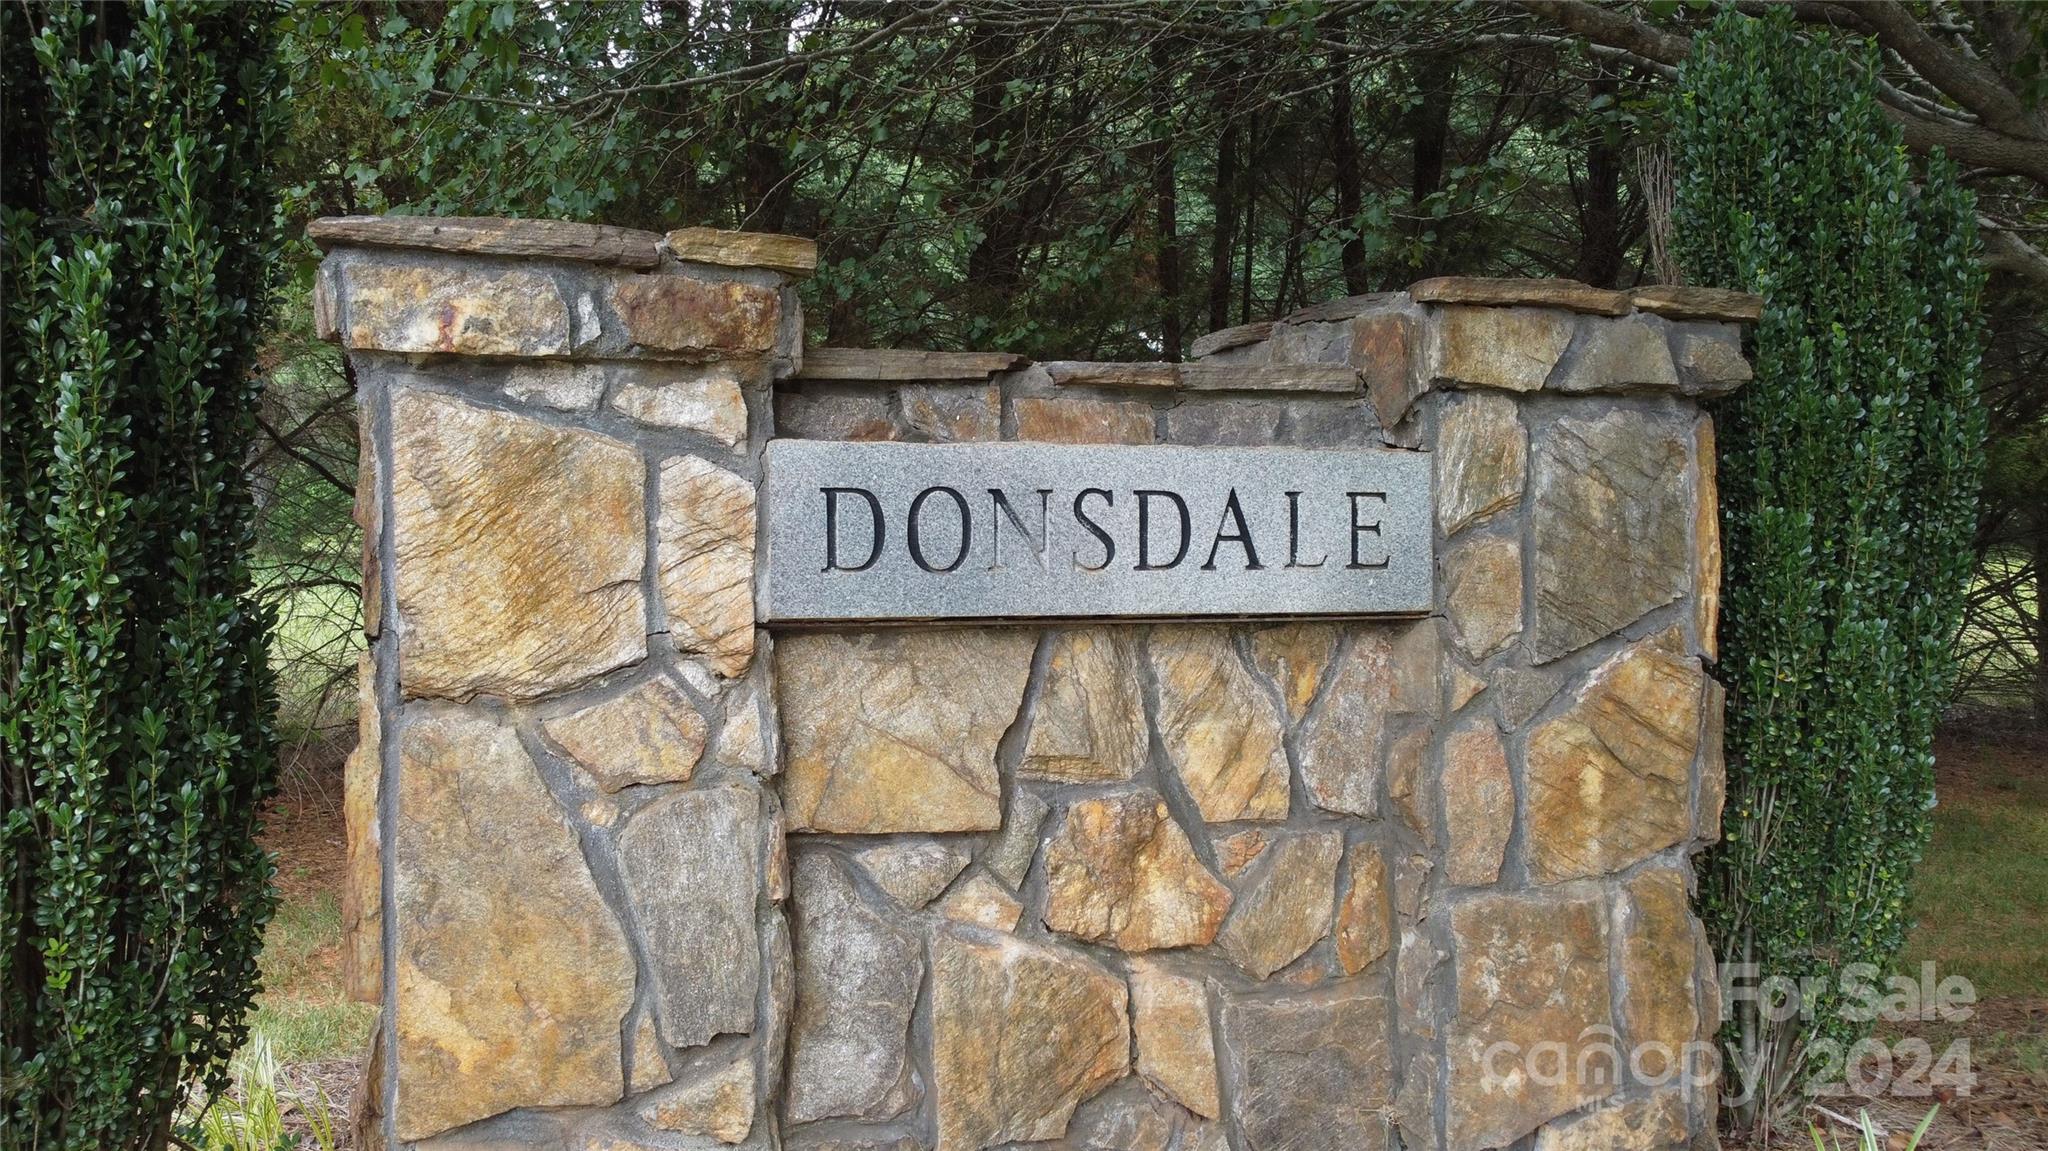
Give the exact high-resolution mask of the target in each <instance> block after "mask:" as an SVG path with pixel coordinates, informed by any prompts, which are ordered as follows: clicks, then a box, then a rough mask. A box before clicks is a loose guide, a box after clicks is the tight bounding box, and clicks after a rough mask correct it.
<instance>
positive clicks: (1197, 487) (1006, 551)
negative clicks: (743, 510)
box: [758, 439, 1433, 623]
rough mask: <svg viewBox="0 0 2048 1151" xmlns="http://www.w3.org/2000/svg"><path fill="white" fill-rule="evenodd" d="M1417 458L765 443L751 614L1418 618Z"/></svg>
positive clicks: (1425, 606)
mask: <svg viewBox="0 0 2048 1151" xmlns="http://www.w3.org/2000/svg"><path fill="white" fill-rule="evenodd" d="M1430 475H1431V472H1430V461H1429V457H1428V456H1427V455H1425V454H1422V453H1419V452H1408V451H1398V450H1389V449H1331V450H1318V449H1306V448H1219V447H1163V446H1160V447H1111V446H1092V445H1090V446H1080V445H1064V444H1031V443H979V444H902V443H846V442H839V441H826V440H796V439H788V440H775V441H772V442H771V443H769V444H768V448H767V455H766V458H765V460H764V463H763V480H762V499H761V509H762V511H761V514H762V517H763V520H764V522H763V525H762V533H761V537H762V545H763V551H764V553H765V558H764V574H765V578H764V579H762V580H761V581H760V583H759V588H760V592H759V597H760V602H759V604H758V606H759V609H760V614H761V618H762V619H763V620H765V621H767V622H770V623H777V622H781V623H807V622H828V621H834V620H900V621H913V620H967V619H1067V618H1099V617H1112V616H1118V617H1145V618H1186V617H1200V616H1251V617H1281V616H1366V615H1419V614H1423V613H1426V612H1428V611H1429V610H1430V606H1431V598H1432V597H1431V577H1432V570H1433V563H1432V557H1431V551H1430V543H1431V538H1430V522H1431V512H1432V508H1431V493H1430Z"/></svg>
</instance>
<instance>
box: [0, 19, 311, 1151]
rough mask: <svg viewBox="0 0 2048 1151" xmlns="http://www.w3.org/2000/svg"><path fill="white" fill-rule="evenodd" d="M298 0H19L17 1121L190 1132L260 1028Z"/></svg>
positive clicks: (11, 268)
mask: <svg viewBox="0 0 2048 1151" xmlns="http://www.w3.org/2000/svg"><path fill="white" fill-rule="evenodd" d="M273 15H274V13H272V12H270V11H268V10H266V9H263V8H259V7H255V6H244V5H234V4H228V3H186V2H178V3H172V2H162V3H146V4H135V5H119V4H94V5H83V4H48V5H26V4H7V5H4V6H0V53H4V77H5V78H4V85H5V88H4V103H5V113H4V124H0V135H4V137H5V140H6V148H7V153H8V155H7V164H6V169H5V176H4V209H0V211H4V217H0V223H4V249H0V251H4V256H0V293H4V295H5V304H4V319H5V329H4V346H5V354H4V366H0V407H4V415H5V438H4V447H0V520H4V522H5V528H6V530H5V533H4V535H0V541H4V542H0V549H4V551H0V575H4V581H5V582H4V592H5V599H6V607H7V612H6V621H5V625H4V626H5V631H4V633H0V640H4V650H5V653H6V656H5V658H6V665H5V676H6V681H5V682H6V701H7V703H6V709H5V712H4V715H0V751H4V760H5V764H4V772H0V787H4V791H5V800H6V804H5V816H4V823H0V852H4V857H5V860H6V884H7V897H6V904H5V906H4V908H0V985H4V988H5V990H4V992H0V1036H4V1039H0V1093H4V1099H0V1131H4V1132H5V1135H4V1141H5V1142H6V1144H7V1145H8V1146H10V1147H35V1148H44V1149H54V1151H70V1149H78V1151H99V1149H114V1148H147V1147H161V1146H163V1145H164V1143H165V1140H166V1137H167V1135H168V1131H169V1125H170V1121H171V1117H172V1115H173V1114H174V1112H175V1109H176V1107H177V1105H178V1104H179V1102H180V1101H181V1099H182V1097H183V1094H184V1090H185V1087H186V1085H187V1084H188V1083H189V1082H191V1081H192V1080H194V1079H195V1078H196V1079H199V1080H203V1081H204V1082H206V1083H207V1084H210V1085H213V1086H218V1085H220V1084H221V1083H223V1082H224V1081H225V1072H226V1061H227V1058H228V1056H229V1055H230V1054H231V1053H232V1052H233V1051H234V1050H235V1049H236V1048H237V1047H238V1046H239V1045H240V1044H241V1042H242V1039H243V1036H244V1034H245V1030H246V1029H245V1025H244V1022H243V1015H244V1012H245V1010H246V1008H247V1007H248V1004H249V1000H250V997H251V995H252V993H253V992H254V990H255V986H256V982H257V967H256V951H257V948H258V946H259V941H260V938H261V933H262V929H263V925H264V923H265V921H266V920H267V919H268V917H269V915H270V910H271V904H272V898H271V895H270V892H269V887H268V883H269V878H270V873H271V864H270V861H269V858H268V856H267V854H266V853H265V852H264V851H263V850H262V849H261V848H260V847H259V846H257V843H256V832H257V830H258V814H257V813H258V808H259V806H260V805H261V803H262V802H263V800H264V799H265V798H266V797H267V796H268V795H269V793H270V791H271V788H272V781H273V775H274V766H275V752H274V747H273V740H272V737H271V732H270V717H271V712H272V706H273V701H272V688H271V681H270V675H269V672H268V670H267V668H266V664H265V633H266V618H265V615H264V613H263V612H262V611H261V610H259V609H258V608H257V607H256V605H255V604H254V602H253V600H252V599H251V598H250V594H249V593H250V577H249V572H248V568H247V566H246V563H245V559H244V553H245V551H246V550H247V549H248V547H249V546H250V543H251V531H250V511H251V504H250V495H249V490H248V486H247V481H246V479H245V473H244V470H243V467H244V461H245V456H246V454H247V451H248V447H249V445H250V443H251V441H252V438H253V434H254V432H255V422H254V413H255V406H256V400H257V389H256V385H255V383H254V382H253V367H254V355H255V350H256V347H257V341H258V337H259V335H260V332H261V328H262V324H263V321H264V305H265V303H266V301H267V300H268V298H269V294H270V289H271V283H270V277H271V274H272V268H273V266H274V260H275V257H276V250H277V243H276V239H277V215H276V211H275V203H274V197H273V196H272V194H271V192H270V190H269V187H268V181H269V179H270V172H269V169H268V167H267V163H266V161H267V156H268V153H269V150H270V148H271V146H272V142H273V139H274V136H275V134H276V131H277V128H278V127H279V121H278V118H277V115H276V112H277V109H278V104H277V103H276V101H275V100H274V99H273V94H274V93H273V88H274V84H275V81H276V56H275V52H274V47H275V45H274V40H275V36H276V28H275V25H274V23H273V20H272V19H271V17H272V16H273Z"/></svg>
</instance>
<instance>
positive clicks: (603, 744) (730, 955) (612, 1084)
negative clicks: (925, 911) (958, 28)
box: [313, 218, 815, 1149]
mask: <svg viewBox="0 0 2048 1151" xmlns="http://www.w3.org/2000/svg"><path fill="white" fill-rule="evenodd" d="M313 235H314V237H315V238H316V239H317V240H319V241H320V242H321V243H322V245H323V246H325V247H326V248H328V250H329V253H330V254H329V256H328V258H327V260H326V262H325V263H324V264H323V265H322V266H321V271H320V279H319V283H318V295H317V303H316V309H315V310H316V313H317V317H318V322H319V325H320V328H321V334H322V335H323V336H326V337H328V338H330V339H337V340H338V341H339V342H340V343H341V344H342V345H343V347H344V348H346V349H347V354H348V357H349V362H350V364H351V365H352V366H353V368H354V370H355V375H356V380H357V382H358V387H359V402H360V405H361V411H362V416H363V436H362V442H363V474H362V477H361V481H360V484H359V487H358V492H359V496H358V518H359V519H360V520H361V521H362V523H363V526H364V528H365V535H366V541H367V546H366V562H365V589H366V592H365V614H366V617H367V618H366V623H367V626H368V630H369V634H370V637H371V652H370V656H369V657H368V659H367V660H366V661H365V665H364V676H363V683H364V694H363V700H364V707H363V711H362V715H363V719H362V736H363V738H362V741H361V745H360V747H359V749H358V751H357V753H356V755H355V757H354V758H353V759H352V761H351V763H350V767H349V773H348V788H347V791H348V795H347V806H348V811H349V815H350V844H349V848H350V850H349V863H350V866H349V879H348V887H347V898H346V900H345V904H346V907H347V918H348V920H349V921H350V926H351V934H350V947H349V950H348V959H349V984H350V986H351V989H352V990H353V991H354V992H355V993H356V994H358V995H359V996H361V997H364V998H369V999H372V1000H374V1001H376V1002H379V1003H381V1004H382V1006H383V1013H382V1022H381V1034H380V1036H379V1041H380V1044H381V1050H380V1052H379V1058H377V1059H375V1060H373V1066H374V1067H375V1072H374V1074H375V1075H376V1076H377V1079H378V1080H379V1081H378V1082H373V1083H372V1084H370V1091H371V1100H370V1103H369V1109H370V1110H372V1111H374V1112H376V1113H378V1114H379V1115H381V1119H382V1130H381V1131H372V1132H371V1134H372V1136H373V1137H374V1138H376V1139H377V1141H378V1142H380V1143H385V1142H395V1143H396V1144H410V1145H417V1146H419V1147H421V1148H435V1149H439V1148H444V1147H446V1148H458V1147H484V1146H490V1147H500V1146H508V1145H509V1146H534V1147H555V1146H565V1145H568V1144H570V1143H574V1144H575V1145H577V1146H616V1147H637V1146H642V1145H647V1146H654V1145H657V1143H656V1142H655V1141H654V1138H655V1137H657V1136H658V1137H661V1138H666V1139H670V1140H675V1139H684V1138H694V1137H701V1138H703V1139H712V1140H718V1141H723V1142H732V1143H740V1142H744V1143H746V1144H747V1145H749V1146H763V1147H765V1146H771V1145H773V1143H774V1133H773V1123H772V1122H771V1121H767V1120H765V1119H764V1118H763V1116H764V1114H765V1104H764V1102H763V1101H764V1100H766V1099H768V1098H769V1097H770V1096H771V1095H772V1094H773V1092H774V1090H775V1084H776V1081H777V1078H778V1076H779V1074H780V1068H781V1065H782V1051H781V1048H780V1037H781V1036H782V1035H783V1033H784V1032H785V1031H786V1023H785V1019H786V1016H787V1013H788V1010H789V1007H790V944H789V930H788V927H787V924H786V922H785V919H784V916H783V913H782V910H781V901H782V899H783V894H784V889H785V886H786V880H785V876H784V864H783V861H782V856H781V833H780V830H779V828H780V825H781V813H780V804H779V802H778V799H777V796H776V794H775V792H774V790H773V789H772V788H770V787H768V786H766V784H765V781H766V780H767V779H768V777H769V776H771V775H772V774H773V772H774V767H775V765H776V762H777V757H776V752H775V730H776V728H775V722H774V718H773V713H772V703H771V695H770V691H769V687H768V675H767V669H766V660H765V658H764V657H765V653H766V651H767V639H766V637H765V635H763V634H761V633H758V632H757V631H756V629H755V627H754V618H753V601H752V584H753V569H754V558H753V543H754V482H755V479H756V470H757V465H756V461H757V459H758V454H759V449H760V446H761V444H762V443H763V442H764V440H765V439H766V437H767V423H768V408H769V399H768V395H769V392H768V389H769V384H770V381H771V380H772V379H773V378H775V377H776V376H778V375H787V374H788V373H789V372H791V371H793V370H794V369H795V367H796V365H797V364H798V362H799V360H800V357H801V348H802V341H801V333H802V330H803V328H802V316H801V313H800V310H799V305H798V302H797V297H796V293H795V291H794V289H793V288H792V286H791V284H792V282H793V280H794V279H795V278H796V277H799V276H802V275H804V274H806V273H807V272H808V271H809V270H810V268H811V267H812V266H813V265H814V264H815V250H814V249H813V247H812V245H811V244H810V243H809V242H808V241H799V240H792V239H789V238H786V237H773V236H744V235H736V234H730V233H711V232H705V231H702V230H694V229H693V230H688V231H684V232H676V233H671V234H670V235H669V236H667V237H662V236H658V235H654V234H650V233H639V232H629V231H625V230H622V229H616V228H602V227H592V226H587V225H574V224H562V223H553V222H544V221H535V222H521V221H498V220H424V219H422V220H412V219H396V218H393V219H350V220H328V221H321V222H320V223H319V224H317V225H315V227H314V230H313ZM622 1100H625V1102H623V1103H622V1102H621V1101H622ZM643 1136H645V1137H648V1139H649V1141H648V1142H646V1143H645V1144H643V1142H641V1141H640V1140H641V1139H642V1137H643ZM660 1145H668V1144H660Z"/></svg>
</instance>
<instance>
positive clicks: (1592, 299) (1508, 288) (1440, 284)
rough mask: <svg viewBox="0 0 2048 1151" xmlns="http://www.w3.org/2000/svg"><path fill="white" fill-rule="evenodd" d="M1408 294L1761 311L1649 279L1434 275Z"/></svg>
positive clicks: (1729, 314) (1699, 314)
mask: <svg viewBox="0 0 2048 1151" xmlns="http://www.w3.org/2000/svg"><path fill="white" fill-rule="evenodd" d="M1408 296H1409V298H1410V299H1413V300H1414V301H1415V302H1416V303H1418V304H1472V305H1477V306H1480V307H1496V308H1503V307H1521V308H1558V309H1562V310H1564V311H1567V312H1580V313H1583V314H1585V315H1590V316H1626V315H1628V314H1629V313H1630V312H1649V313H1652V314H1654V315H1659V316H1663V317H1665V318H1666V319H1672V320H1719V321H1722V322H1724V323H1755V322H1756V321H1757V319H1759V318H1760V317H1761V316H1762V315H1763V313H1764V301H1763V297H1762V296H1753V295H1751V294H1749V293H1748V292H1732V291H1729V290H1728V289H1726V288H1693V287H1687V286H1685V285H1683V284H1650V285H1646V286H1644V287H1640V288H1631V289H1630V290H1628V291H1625V292H1617V291H1612V290H1610V289H1607V288H1596V287H1593V286H1592V285H1590V284H1582V283H1580V282H1579V281H1577V280H1523V279H1493V278H1489V277H1485V276H1434V277H1431V278H1430V279H1427V280H1421V281H1418V282H1417V283H1416V284H1414V285H1413V286H1412V287H1410V288H1409V289H1408Z"/></svg>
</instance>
